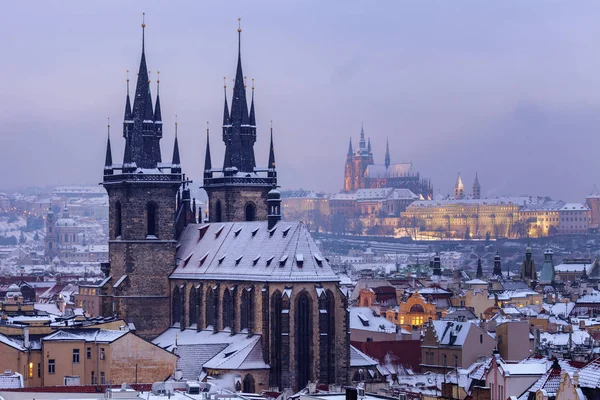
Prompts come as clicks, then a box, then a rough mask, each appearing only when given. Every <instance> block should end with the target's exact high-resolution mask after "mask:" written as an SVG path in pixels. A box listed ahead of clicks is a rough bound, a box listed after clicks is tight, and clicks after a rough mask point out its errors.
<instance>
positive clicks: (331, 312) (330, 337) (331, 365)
mask: <svg viewBox="0 0 600 400" xmlns="http://www.w3.org/2000/svg"><path fill="white" fill-rule="evenodd" d="M325 293H326V294H327V317H328V319H329V324H328V325H329V332H327V342H328V343H327V347H328V348H329V355H328V357H327V370H328V371H327V375H328V380H329V383H336V379H335V343H336V342H335V326H336V325H335V297H334V296H333V292H332V291H331V290H327V292H325Z"/></svg>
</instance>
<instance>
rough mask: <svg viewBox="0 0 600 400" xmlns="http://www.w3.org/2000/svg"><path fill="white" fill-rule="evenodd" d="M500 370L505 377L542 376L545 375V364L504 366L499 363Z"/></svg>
mask: <svg viewBox="0 0 600 400" xmlns="http://www.w3.org/2000/svg"><path fill="white" fill-rule="evenodd" d="M500 368H502V370H503V371H504V374H505V375H507V376H508V375H540V376H541V375H544V374H545V373H546V370H547V368H546V365H545V364H505V363H501V364H500Z"/></svg>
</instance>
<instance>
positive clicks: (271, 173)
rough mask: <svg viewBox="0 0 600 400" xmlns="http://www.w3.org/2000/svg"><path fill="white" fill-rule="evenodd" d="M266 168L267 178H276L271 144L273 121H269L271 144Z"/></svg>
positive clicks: (273, 152)
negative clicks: (267, 170)
mask: <svg viewBox="0 0 600 400" xmlns="http://www.w3.org/2000/svg"><path fill="white" fill-rule="evenodd" d="M267 168H268V169H269V172H268V173H267V176H268V177H269V178H276V177H277V172H276V171H275V146H274V145H273V121H271V145H270V147H269V164H268V165H267ZM275 182H276V181H275Z"/></svg>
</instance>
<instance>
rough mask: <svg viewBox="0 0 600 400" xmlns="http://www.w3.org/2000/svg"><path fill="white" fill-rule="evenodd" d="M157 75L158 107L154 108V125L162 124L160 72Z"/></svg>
mask: <svg viewBox="0 0 600 400" xmlns="http://www.w3.org/2000/svg"><path fill="white" fill-rule="evenodd" d="M156 75H157V78H156V107H155V108H154V123H155V124H156V123H159V124H162V115H161V112H160V71H158V72H157V73H156Z"/></svg>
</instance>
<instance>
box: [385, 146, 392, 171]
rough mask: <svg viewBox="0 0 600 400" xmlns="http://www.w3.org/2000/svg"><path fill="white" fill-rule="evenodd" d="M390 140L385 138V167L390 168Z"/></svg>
mask: <svg viewBox="0 0 600 400" xmlns="http://www.w3.org/2000/svg"><path fill="white" fill-rule="evenodd" d="M390 164H391V162H390V142H389V140H388V139H386V140H385V167H386V168H388V167H389V166H390Z"/></svg>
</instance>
